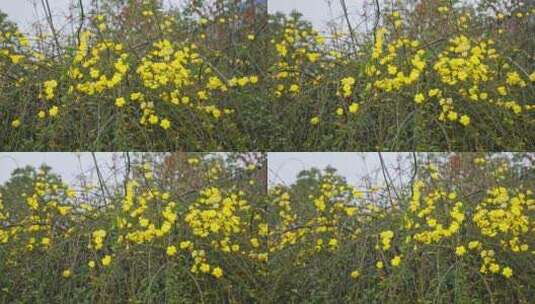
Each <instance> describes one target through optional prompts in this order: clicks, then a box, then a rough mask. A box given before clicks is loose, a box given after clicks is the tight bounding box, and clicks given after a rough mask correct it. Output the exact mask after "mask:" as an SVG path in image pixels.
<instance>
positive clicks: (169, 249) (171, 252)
mask: <svg viewBox="0 0 535 304" xmlns="http://www.w3.org/2000/svg"><path fill="white" fill-rule="evenodd" d="M175 254H176V247H175V246H169V247H167V255H168V256H174V255H175Z"/></svg>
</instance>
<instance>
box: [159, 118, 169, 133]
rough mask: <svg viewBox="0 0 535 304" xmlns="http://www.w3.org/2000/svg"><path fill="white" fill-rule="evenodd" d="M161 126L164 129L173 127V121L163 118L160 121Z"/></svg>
mask: <svg viewBox="0 0 535 304" xmlns="http://www.w3.org/2000/svg"><path fill="white" fill-rule="evenodd" d="M160 127H162V128H163V129H164V130H167V129H169V128H171V122H170V121H169V120H168V119H162V121H161V122H160Z"/></svg>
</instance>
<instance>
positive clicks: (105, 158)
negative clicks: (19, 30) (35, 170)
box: [0, 0, 121, 186]
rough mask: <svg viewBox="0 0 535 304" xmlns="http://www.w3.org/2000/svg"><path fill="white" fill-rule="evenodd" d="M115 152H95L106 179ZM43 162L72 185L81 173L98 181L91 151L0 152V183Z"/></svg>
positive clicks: (116, 154) (89, 178) (108, 175)
mask: <svg viewBox="0 0 535 304" xmlns="http://www.w3.org/2000/svg"><path fill="white" fill-rule="evenodd" d="M0 1H3V0H0ZM114 154H115V156H116V157H115V158H116V159H117V156H119V155H121V153H95V156H96V158H97V163H98V164H99V168H100V170H101V171H102V175H103V177H104V179H108V178H109V177H110V176H111V174H110V172H111V170H110V168H112V166H113V165H114V157H113V156H114ZM118 163H119V162H118V161H117V160H116V161H115V164H116V165H119V164H118ZM42 164H46V165H48V166H49V167H51V168H52V169H53V171H54V172H55V173H57V174H59V175H61V177H62V178H63V180H64V181H65V182H67V183H68V184H70V185H71V186H75V185H77V183H76V181H77V177H78V176H79V175H80V174H81V173H83V174H84V175H86V177H87V180H88V181H92V182H95V181H96V175H95V171H94V168H95V166H94V162H93V158H92V156H91V153H71V152H69V153H38V152H37V153H0V184H1V183H4V182H5V181H7V180H8V179H9V177H10V176H11V172H13V170H15V169H17V168H23V167H26V166H32V167H39V166H41V165H42Z"/></svg>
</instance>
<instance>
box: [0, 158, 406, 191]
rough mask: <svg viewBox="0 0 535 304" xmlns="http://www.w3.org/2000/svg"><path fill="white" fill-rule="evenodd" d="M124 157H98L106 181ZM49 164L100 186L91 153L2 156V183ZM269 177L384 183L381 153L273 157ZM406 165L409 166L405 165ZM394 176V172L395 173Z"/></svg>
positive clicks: (70, 179)
mask: <svg viewBox="0 0 535 304" xmlns="http://www.w3.org/2000/svg"><path fill="white" fill-rule="evenodd" d="M121 155H122V153H96V157H97V162H98V164H99V168H100V169H101V171H102V175H103V176H104V179H108V178H112V177H113V174H112V172H113V170H112V168H113V167H114V166H115V167H116V168H120V167H121V166H122V164H123V163H122V160H121ZM404 156H407V154H404V153H383V157H384V159H385V162H386V165H387V167H388V168H390V170H393V168H394V167H396V166H397V160H398V159H399V158H400V157H404ZM42 164H47V165H48V166H50V167H52V169H53V171H54V172H56V173H58V174H60V175H61V177H62V178H63V179H64V181H65V182H67V183H69V184H70V185H71V186H76V185H77V181H78V176H79V175H80V174H81V173H83V174H84V175H85V176H86V178H87V179H88V180H89V181H93V182H96V181H97V177H96V174H95V170H94V169H95V165H94V162H93V158H92V156H91V153H0V183H4V182H5V181H7V180H8V179H9V177H10V176H11V172H12V171H13V170H15V169H16V168H22V167H25V166H28V165H29V166H33V167H39V166H40V165H42ZM268 164H269V170H268V172H269V176H268V179H269V181H270V184H271V185H275V184H279V183H282V184H286V185H289V184H291V183H293V182H295V180H296V176H297V174H299V172H301V171H302V170H306V169H310V168H314V167H315V168H318V169H325V168H326V167H328V166H331V167H333V168H335V169H337V170H338V173H339V174H340V175H342V176H344V177H346V178H347V180H348V181H349V182H350V183H351V184H353V185H361V184H362V182H363V181H362V179H363V178H364V177H367V176H370V177H371V178H372V181H374V182H380V181H382V172H381V171H379V169H380V168H381V167H380V160H379V154H378V153H297V152H295V153H294V152H292V153H269V154H268ZM404 165H405V166H406V165H408V163H407V162H404ZM391 172H392V173H391V174H394V171H391Z"/></svg>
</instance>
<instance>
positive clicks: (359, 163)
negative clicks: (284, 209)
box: [268, 152, 410, 186]
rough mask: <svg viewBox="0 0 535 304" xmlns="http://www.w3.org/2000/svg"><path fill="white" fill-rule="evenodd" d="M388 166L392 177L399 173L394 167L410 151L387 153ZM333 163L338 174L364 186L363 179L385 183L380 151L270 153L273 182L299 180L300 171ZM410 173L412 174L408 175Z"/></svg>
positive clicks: (385, 155) (353, 183)
mask: <svg viewBox="0 0 535 304" xmlns="http://www.w3.org/2000/svg"><path fill="white" fill-rule="evenodd" d="M382 155H383V159H384V161H385V165H386V167H387V168H388V170H389V172H390V175H391V176H392V178H394V176H395V172H394V170H393V168H395V167H397V166H398V159H399V158H400V157H407V156H408V153H383V154H382ZM409 165H410V163H408V162H406V161H403V163H402V167H404V168H407V167H408V166H409ZM328 166H331V167H333V168H335V169H337V171H338V174H340V175H342V176H344V177H345V178H346V179H347V181H348V182H349V183H350V184H352V185H356V186H360V185H363V178H366V177H369V178H371V182H372V183H373V184H377V183H379V184H381V183H382V181H383V180H384V179H383V175H382V171H379V170H380V168H381V161H380V158H379V154H378V153H374V152H370V153H357V152H347V153H346V152H344V153H342V152H339V153H338V152H336V153H332V152H284V153H282V152H277V153H269V154H268V167H269V170H268V180H269V182H270V184H271V185H275V184H279V183H280V184H286V185H290V184H292V183H293V182H295V181H296V177H297V174H299V172H301V171H302V170H307V169H311V168H318V169H325V168H326V167H328ZM406 176H410V174H406Z"/></svg>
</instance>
